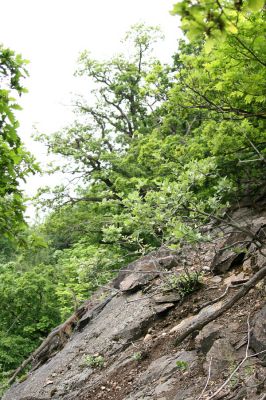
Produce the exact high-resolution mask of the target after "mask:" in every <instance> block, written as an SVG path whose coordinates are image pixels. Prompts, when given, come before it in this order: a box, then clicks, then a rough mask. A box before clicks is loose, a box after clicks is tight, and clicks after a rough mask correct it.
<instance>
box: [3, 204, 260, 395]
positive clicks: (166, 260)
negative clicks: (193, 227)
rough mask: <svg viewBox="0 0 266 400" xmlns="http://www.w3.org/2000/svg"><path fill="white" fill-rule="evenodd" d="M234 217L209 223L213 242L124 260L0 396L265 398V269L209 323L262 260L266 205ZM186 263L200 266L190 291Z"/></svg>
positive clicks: (192, 268) (191, 271)
mask: <svg viewBox="0 0 266 400" xmlns="http://www.w3.org/2000/svg"><path fill="white" fill-rule="evenodd" d="M232 218H233V219H232V220H231V221H230V224H229V225H228V224H226V223H224V224H220V225H218V224H216V226H212V227H208V228H206V229H205V230H206V233H208V234H209V235H210V236H211V240H209V241H207V242H204V243H201V244H198V245H195V246H191V245H184V246H183V247H182V249H180V250H178V251H171V250H169V249H167V248H161V249H159V250H158V251H156V252H153V253H151V254H149V255H147V256H145V257H143V258H141V259H140V260H138V261H136V262H134V263H132V264H130V265H129V266H127V267H125V268H124V271H121V272H120V273H119V275H118V277H117V278H116V279H115V280H114V281H113V282H111V283H110V285H109V287H110V289H107V288H105V289H101V290H100V291H99V292H98V293H96V294H95V295H94V297H93V299H92V304H95V307H94V308H93V307H91V308H90V309H89V310H88V312H87V314H85V315H84V316H83V317H82V319H81V320H80V321H79V324H78V326H77V327H76V330H75V332H74V333H73V335H72V337H71V338H70V340H69V341H68V342H67V343H66V344H65V346H64V348H63V349H61V351H58V352H57V353H56V354H54V355H53V356H51V357H50V359H49V360H47V361H46V362H45V363H44V364H43V365H40V366H39V367H38V368H37V369H35V370H32V371H31V372H29V374H28V376H27V378H26V380H24V381H22V382H19V381H18V382H16V383H15V384H14V385H13V386H12V387H11V388H10V389H9V390H8V391H7V393H6V394H5V395H4V397H3V400H48V399H52V400H59V399H60V400H72V399H79V400H89V399H91V400H97V399H99V400H109V399H114V400H137V399H138V400H151V399H154V400H155V399H157V400H200V399H205V400H206V399H208V400H211V399H214V400H218V399H225V400H230V399H235V400H244V399H246V400H249V399H252V400H265V399H266V352H265V350H266V302H265V294H266V291H265V277H264V278H262V279H260V280H258V281H257V282H256V283H255V284H254V285H253V286H252V287H251V288H250V290H248V291H247V292H248V293H247V294H245V296H243V297H241V298H240V299H239V300H238V301H237V302H235V303H234V304H233V305H232V306H231V307H230V308H229V309H228V310H226V311H224V312H223V313H221V315H220V316H218V317H217V318H215V319H214V320H213V321H210V322H209V323H208V324H205V323H204V321H206V318H208V317H210V316H212V315H213V313H214V312H217V311H218V312H219V310H221V308H222V307H223V306H224V304H225V303H226V302H228V301H229V299H231V298H233V296H235V295H236V293H237V292H238V291H239V290H241V289H242V288H243V287H245V285H248V282H250V281H249V280H250V279H251V278H252V276H254V275H255V274H257V273H258V272H259V271H262V270H263V268H265V267H266V257H265V254H266V246H265V244H264V243H265V239H266V235H265V232H266V209H265V208H264V209H263V208H261V209H260V210H259V211H258V210H255V209H251V208H241V209H240V210H238V211H236V212H234V214H233V215H232ZM184 271H187V272H188V273H189V274H195V273H197V272H200V273H201V285H195V287H193V289H195V290H194V291H193V293H190V294H189V293H188V289H187V287H183V288H181V290H180V287H179V290H177V289H176V286H175V285H176V279H177V277H178V276H180V274H183V273H184ZM193 276H195V275H193ZM110 295H111V296H110ZM107 298H108V300H109V301H106V299H107ZM99 304H102V305H103V306H102V307H100V308H99ZM96 307H98V308H97V310H98V312H93V310H96ZM199 322H200V323H201V324H202V325H201V326H200V328H197V324H198V323H199ZM191 326H195V327H196V329H195V330H194V331H193V332H191V333H190V334H189V335H188V336H187V337H186V338H185V339H183V340H181V341H178V343H177V338H178V337H180V334H181V333H184V332H186V331H187V329H189V328H190V327H191ZM198 326H199V325H198Z"/></svg>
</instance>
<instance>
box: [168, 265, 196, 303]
mask: <svg viewBox="0 0 266 400" xmlns="http://www.w3.org/2000/svg"><path fill="white" fill-rule="evenodd" d="M201 276H202V275H201V274H200V273H199V272H188V271H186V272H185V273H182V274H175V273H173V274H171V275H169V276H167V277H166V278H165V282H164V289H165V290H166V291H172V290H174V291H177V292H178V293H179V294H180V296H181V298H184V297H186V296H188V295H189V294H191V293H193V292H195V291H196V290H198V289H199V288H200V287H201V285H202V282H201Z"/></svg>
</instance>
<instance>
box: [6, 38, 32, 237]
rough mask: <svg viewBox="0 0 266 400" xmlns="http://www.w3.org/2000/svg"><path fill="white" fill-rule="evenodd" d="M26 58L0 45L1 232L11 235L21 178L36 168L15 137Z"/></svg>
mask: <svg viewBox="0 0 266 400" xmlns="http://www.w3.org/2000/svg"><path fill="white" fill-rule="evenodd" d="M25 65H26V61H25V60H23V59H22V58H21V56H20V55H16V54H15V53H14V52H13V51H11V50H9V49H6V48H4V47H3V46H2V45H1V46H0V84H1V87H0V132H1V136H0V215H1V217H0V234H1V235H3V234H4V235H8V236H10V237H12V236H14V235H15V233H16V232H17V231H18V230H20V229H21V227H22V226H24V219H23V211H24V209H25V206H24V202H23V196H22V191H21V189H20V187H19V183H20V181H21V180H25V178H26V177H27V176H28V175H29V174H30V173H34V172H35V171H36V170H37V166H36V164H35V163H34V160H33V157H32V156H31V155H30V153H29V152H27V151H26V150H25V149H24V147H23V145H22V143H21V140H20V138H19V136H18V133H17V129H18V126H19V123H18V121H17V119H16V116H15V111H16V110H19V109H20V107H19V105H18V103H17V100H16V97H18V96H21V94H22V93H24V92H25V88H24V87H23V85H22V80H23V78H24V77H25V76H26V75H27V72H26V69H25Z"/></svg>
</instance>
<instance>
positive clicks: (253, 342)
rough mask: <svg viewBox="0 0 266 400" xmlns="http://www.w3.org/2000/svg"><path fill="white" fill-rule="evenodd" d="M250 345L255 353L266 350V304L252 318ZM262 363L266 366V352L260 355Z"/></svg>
mask: <svg viewBox="0 0 266 400" xmlns="http://www.w3.org/2000/svg"><path fill="white" fill-rule="evenodd" d="M250 347H251V348H252V350H254V351H255V353H259V352H261V351H263V350H266V304H265V305H264V307H263V308H262V309H261V310H260V311H258V312H257V313H256V314H255V315H254V318H253V320H252V329H251V335H250ZM258 357H259V358H260V359H261V361H262V365H263V366H266V353H263V354H260V355H259V356H258Z"/></svg>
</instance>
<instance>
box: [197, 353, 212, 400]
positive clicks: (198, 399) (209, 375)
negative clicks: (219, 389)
mask: <svg viewBox="0 0 266 400" xmlns="http://www.w3.org/2000/svg"><path fill="white" fill-rule="evenodd" d="M211 366H212V357H211V359H210V364H209V371H208V378H207V381H206V383H205V386H204V388H203V389H202V392H201V394H200V395H199V397H198V398H197V399H196V400H200V399H201V398H202V396H203V394H204V393H205V391H206V389H207V386H208V384H209V381H210V377H211Z"/></svg>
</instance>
